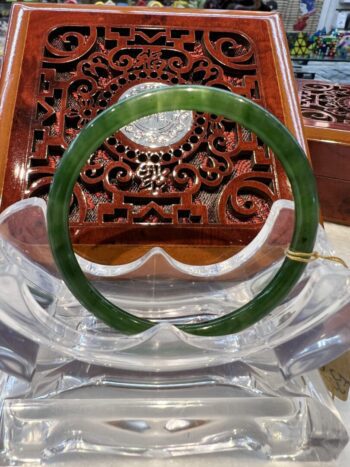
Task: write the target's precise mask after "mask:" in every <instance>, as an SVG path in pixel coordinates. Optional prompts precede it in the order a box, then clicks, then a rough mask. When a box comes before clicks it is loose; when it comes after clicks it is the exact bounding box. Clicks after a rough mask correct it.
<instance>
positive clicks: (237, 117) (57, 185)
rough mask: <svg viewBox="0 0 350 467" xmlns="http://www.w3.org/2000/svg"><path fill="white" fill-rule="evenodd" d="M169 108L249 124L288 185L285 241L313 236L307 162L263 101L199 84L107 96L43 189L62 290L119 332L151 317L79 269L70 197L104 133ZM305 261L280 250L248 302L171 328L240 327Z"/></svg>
mask: <svg viewBox="0 0 350 467" xmlns="http://www.w3.org/2000/svg"><path fill="white" fill-rule="evenodd" d="M173 110H196V111H198V112H207V113H210V114H215V115H222V116H224V117H226V118H228V119H231V120H233V121H235V122H237V123H239V124H240V125H243V126H244V127H246V128H247V129H248V130H251V131H253V132H254V133H255V134H256V135H257V136H258V137H259V138H260V139H261V140H262V141H263V142H264V143H266V144H267V145H268V146H269V147H270V148H271V149H272V151H273V152H274V154H275V155H276V157H277V158H278V159H279V160H280V162H281V163H282V165H283V167H284V170H285V172H286V174H287V176H288V178H289V181H290V184H291V187H292V192H293V197H294V202H295V223H294V233H293V238H292V242H291V245H290V249H291V250H293V251H297V252H305V253H311V252H312V251H313V247H314V243H315V239H316V233H317V227H318V215H319V205H318V199H317V191H316V183H315V178H314V176H313V173H312V170H311V167H310V164H309V162H308V160H307V157H306V156H305V153H304V151H303V150H302V148H301V147H300V146H299V144H298V143H297V141H296V140H295V139H294V137H293V136H292V135H291V134H290V133H289V131H288V130H287V129H286V128H285V127H284V126H283V125H282V124H281V123H280V122H279V121H278V120H277V119H276V118H275V117H274V116H272V115H271V114H270V113H269V112H267V111H266V110H265V109H263V108H262V107H260V106H258V105H256V104H255V103H253V102H251V101H250V100H248V99H246V98H244V97H241V96H238V95H235V94H233V93H231V92H228V91H224V90H221V89H216V88H210V87H204V86H173V87H171V88H168V89H156V90H153V91H148V92H145V93H143V94H140V95H139V96H136V97H132V98H130V99H127V100H125V101H122V102H120V103H118V104H114V105H112V106H111V107H110V108H108V109H107V110H105V111H104V112H102V113H101V114H100V115H98V116H97V117H96V118H95V119H94V120H92V121H91V122H90V123H89V124H88V125H86V127H85V128H84V129H83V130H82V131H81V132H80V134H79V135H78V136H77V138H76V139H75V140H74V141H73V142H72V143H71V145H70V146H69V148H68V149H67V150H66V152H65V153H64V155H63V158H62V160H61V162H60V164H59V167H58V169H57V171H56V174H55V176H54V180H53V184H52V186H51V190H50V195H49V200H48V206H47V225H48V236H49V242H50V245H51V249H52V253H53V256H54V259H55V261H56V264H57V267H58V269H59V271H60V273H61V275H62V278H63V280H64V282H65V283H66V285H67V287H68V288H69V290H70V291H71V292H72V294H73V295H74V296H75V297H76V298H77V300H78V301H79V302H80V303H81V304H82V305H83V306H84V307H85V308H86V309H87V310H89V311H90V312H91V313H93V314H94V315H95V316H96V317H98V318H100V319H101V320H102V321H104V322H105V323H107V324H108V325H110V326H111V327H113V328H115V329H117V330H118V331H120V332H123V333H125V334H135V333H141V332H143V331H145V330H147V329H149V328H151V327H152V326H154V325H155V324H156V323H155V322H152V321H149V320H146V319H141V318H138V317H136V316H133V315H131V314H130V313H128V312H126V311H125V310H123V309H121V308H119V307H118V306H116V305H114V304H112V303H111V302H109V301H108V300H107V299H106V298H105V297H104V296H103V295H102V294H100V292H99V291H98V290H97V289H96V288H95V287H94V286H93V285H92V284H91V283H90V282H89V281H88V279H87V278H86V277H85V275H84V273H83V272H82V270H81V268H80V266H79V264H78V261H77V260H76V257H75V254H74V251H73V248H72V244H71V240H70V234H69V223H68V215H69V206H70V200H71V196H72V193H73V188H74V185H75V183H76V181H77V179H78V177H79V174H80V171H81V169H82V168H83V166H84V164H85V163H86V162H87V160H88V158H89V157H90V155H91V154H92V153H93V152H94V151H95V150H96V149H97V148H98V147H99V146H100V145H101V144H102V143H103V142H104V141H105V139H106V138H107V137H109V136H110V135H111V134H113V133H115V132H117V131H118V130H120V129H121V128H122V127H124V126H126V125H128V124H130V123H131V122H133V121H135V120H137V119H139V118H141V117H145V116H148V115H151V114H154V113H158V112H165V111H173ZM305 266H306V264H304V263H300V262H296V261H293V260H292V259H289V258H285V259H284V261H283V263H282V265H281V267H280V269H279V270H278V272H277V273H276V275H275V276H274V277H273V278H272V279H271V281H270V282H269V283H268V285H266V286H265V288H264V289H263V290H262V291H261V292H260V293H258V294H257V295H256V296H255V298H254V299H253V300H251V301H250V302H249V303H247V304H245V305H244V306H242V307H241V308H239V309H236V310H234V311H232V312H231V313H229V314H227V315H225V316H222V317H220V318H216V319H213V320H211V321H206V322H202V323H195V324H184V325H179V326H178V328H179V329H181V330H182V331H185V332H187V333H190V334H196V335H201V336H220V335H227V334H232V333H235V332H239V331H242V330H243V329H245V328H247V327H249V326H251V325H253V324H254V323H256V322H257V321H259V320H261V319H262V318H263V317H264V316H266V315H267V314H268V313H269V312H270V311H272V310H273V309H274V308H275V307H276V306H278V305H279V304H280V303H281V302H282V300H283V299H284V298H285V297H286V295H287V294H288V293H289V292H290V291H291V289H292V288H293V287H294V285H295V284H296V283H297V281H298V279H299V278H300V276H301V274H302V272H303V271H304V269H305Z"/></svg>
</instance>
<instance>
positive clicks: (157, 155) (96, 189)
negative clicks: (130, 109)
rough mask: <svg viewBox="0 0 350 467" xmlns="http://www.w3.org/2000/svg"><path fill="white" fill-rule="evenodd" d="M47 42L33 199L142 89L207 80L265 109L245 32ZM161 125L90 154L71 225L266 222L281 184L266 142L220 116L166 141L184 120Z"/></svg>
mask: <svg viewBox="0 0 350 467" xmlns="http://www.w3.org/2000/svg"><path fill="white" fill-rule="evenodd" d="M44 47H45V51H44V54H43V57H42V63H41V70H40V73H41V76H42V80H41V86H40V90H39V92H38V96H37V102H38V108H37V111H36V116H35V118H34V120H33V127H32V135H33V141H32V143H33V144H32V147H33V151H32V153H31V155H30V158H29V165H30V171H29V172H28V174H29V176H28V179H27V191H26V192H27V195H28V196H34V195H40V196H43V197H46V196H47V191H48V188H49V184H50V182H51V177H52V175H53V173H54V171H55V169H56V167H57V164H58V163H59V160H60V157H61V156H62V154H63V152H64V149H65V148H66V147H67V145H68V144H69V142H70V141H71V140H72V139H73V138H74V136H75V135H76V134H78V132H79V131H80V130H81V129H82V128H83V127H84V126H85V125H86V124H87V123H88V122H89V121H91V120H92V119H93V118H94V117H95V116H96V115H97V114H98V113H100V112H102V111H103V110H104V109H105V108H107V107H108V106H110V105H112V104H114V103H115V102H118V100H119V99H121V98H123V95H124V94H125V93H126V92H129V90H133V89H136V87H137V86H140V85H142V84H145V83H152V82H153V83H157V84H161V85H166V86H171V85H174V84H188V83H195V84H205V85H208V86H216V87H220V88H222V89H226V90H230V91H233V92H236V93H238V94H240V95H243V96H246V97H249V98H253V99H254V100H255V101H256V102H258V103H261V104H263V103H264V102H263V100H262V97H261V93H260V81H261V77H260V74H259V72H258V70H257V66H256V56H255V45H254V42H253V41H252V40H251V39H250V38H249V37H248V36H247V35H245V34H243V33H242V32H240V31H234V32H208V31H204V30H193V31H189V30H185V29H183V30H182V29H181V30H180V29H176V30H174V29H173V28H171V27H170V26H169V27H159V28H157V29H154V28H153V29H152V28H150V29H148V28H147V27H144V28H140V27H131V26H130V27H129V26H127V27H123V28H122V29H120V28H118V27H115V28H107V27H102V26H98V27H97V26H93V25H91V26H86V27H85V26H84V27H82V26H76V27H75V26H70V27H60V26H59V27H57V28H55V29H52V30H51V31H50V32H49V33H48V36H47V38H46V39H45V40H44ZM131 93H132V91H131ZM162 118H163V117H162ZM162 118H161V117H159V116H158V117H154V118H153V120H152V119H151V120H148V121H147V122H148V124H150V127H152V128H153V127H154V126H156V127H157V125H158V126H161V125H164V128H166V131H165V137H164V138H163V139H162V138H161V137H159V138H158V137H155V138H156V140H155V141H154V143H155V144H153V143H152V144H151V143H150V141H151V140H152V139H150V138H148V139H147V138H144V139H143V140H142V138H143V136H144V134H145V133H144V132H145V131H147V128H148V127H147V125H146V126H142V125H141V126H140V128H141V130H140V131H139V134H136V132H137V131H138V127H137V125H136V126H135V125H134V126H132V128H129V129H128V128H126V129H123V131H119V132H118V133H117V134H115V135H111V136H110V137H109V138H108V139H107V140H106V141H105V142H104V144H103V145H102V146H101V147H100V148H99V150H98V151H96V152H95V153H94V154H92V155H91V158H90V160H89V162H88V164H86V165H85V167H84V168H83V170H82V172H81V175H80V178H79V181H78V183H77V185H76V188H75V191H74V199H72V208H71V213H72V216H71V223H72V226H79V229H81V228H84V226H88V225H91V224H96V225H101V224H112V223H113V224H125V223H128V224H139V223H155V224H174V225H177V224H200V225H206V224H232V223H237V224H240V223H241V224H246V223H247V222H248V223H249V222H250V223H253V224H254V223H262V222H264V220H265V219H266V217H267V215H268V212H269V208H270V206H271V203H272V202H273V201H274V200H275V199H276V198H277V189H276V186H277V184H275V183H274V182H275V177H276V174H275V173H274V172H273V156H272V155H271V157H265V156H266V148H264V147H262V146H261V144H260V142H259V141H258V140H257V138H256V137H254V135H251V134H250V133H249V132H246V131H244V130H243V129H242V128H241V127H239V126H238V125H236V124H235V123H234V122H228V121H226V120H225V119H223V118H222V117H220V116H214V115H206V114H202V113H191V118H190V119H189V120H188V121H186V125H189V126H188V128H187V127H186V125H185V126H184V128H185V131H178V132H176V131H175V130H174V131H175V133H174V132H173V133H174V135H173V136H174V139H173V140H171V144H170V146H169V145H167V141H169V137H170V136H171V134H172V133H171V131H172V127H173V126H174V122H175V120H176V119H175V118H174V115H173V116H172V117H171V118H169V121H168V120H167V119H166V118H165V117H164V118H163V119H162ZM179 118H180V117H179ZM155 119H156V120H157V119H158V120H159V121H158V120H157V122H155ZM180 120H181V119H180ZM180 120H179V122H180ZM147 122H146V123H147ZM155 123H157V125H155ZM180 123H181V122H180ZM180 123H179V124H180ZM151 124H152V125H153V126H152V125H151ZM166 125H169V128H170V129H169V130H168V127H167V126H166ZM182 130H183V129H182ZM177 135H179V137H178V139H176V137H177ZM157 138H158V139H157ZM135 141H137V143H136V142H135ZM140 141H143V144H142V143H141V142H140ZM152 141H153V140H152ZM260 169H261V171H260Z"/></svg>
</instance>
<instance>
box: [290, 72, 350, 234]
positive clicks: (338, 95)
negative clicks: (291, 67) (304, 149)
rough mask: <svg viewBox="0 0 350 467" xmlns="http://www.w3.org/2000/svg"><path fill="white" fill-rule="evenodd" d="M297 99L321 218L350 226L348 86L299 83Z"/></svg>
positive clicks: (349, 87) (349, 113) (349, 91)
mask: <svg viewBox="0 0 350 467" xmlns="http://www.w3.org/2000/svg"><path fill="white" fill-rule="evenodd" d="M299 99H300V105H301V111H302V115H303V121H304V125H305V134H306V137H307V139H308V145H309V150H310V155H311V160H312V164H313V168H314V172H315V175H316V177H317V182H318V188H319V195H320V203H321V208H322V214H323V217H324V219H325V220H328V221H332V222H339V223H342V224H348V225H350V196H349V193H350V85H345V84H335V83H328V82H323V81H311V80H300V81H299Z"/></svg>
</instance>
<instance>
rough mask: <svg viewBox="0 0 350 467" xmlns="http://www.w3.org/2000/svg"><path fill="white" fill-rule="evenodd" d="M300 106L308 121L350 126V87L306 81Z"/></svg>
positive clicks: (302, 89) (303, 85) (301, 92)
mask: <svg viewBox="0 0 350 467" xmlns="http://www.w3.org/2000/svg"><path fill="white" fill-rule="evenodd" d="M300 105H301V111H302V114H303V117H304V118H305V119H306V120H315V121H319V122H328V123H331V124H332V123H335V124H344V125H350V86H347V85H341V84H334V83H327V82H320V81H315V82H313V81H304V82H303V83H302V86H301V90H300Z"/></svg>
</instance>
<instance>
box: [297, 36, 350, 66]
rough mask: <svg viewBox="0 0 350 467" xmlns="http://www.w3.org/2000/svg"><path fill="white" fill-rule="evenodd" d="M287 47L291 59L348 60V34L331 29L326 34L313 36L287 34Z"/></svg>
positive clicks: (349, 54) (349, 47)
mask: <svg viewBox="0 0 350 467" xmlns="http://www.w3.org/2000/svg"><path fill="white" fill-rule="evenodd" d="M288 38H289V47H290V53H291V56H292V57H304V58H309V59H312V58H316V59H320V58H330V59H332V58H342V59H345V60H346V59H347V58H350V33H346V32H341V33H340V32H339V31H338V30H337V29H333V30H332V31H330V32H329V33H328V34H327V33H326V30H325V29H323V30H321V31H317V32H315V33H314V34H307V33H303V32H299V33H298V34H297V35H296V34H289V35H288Z"/></svg>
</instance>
